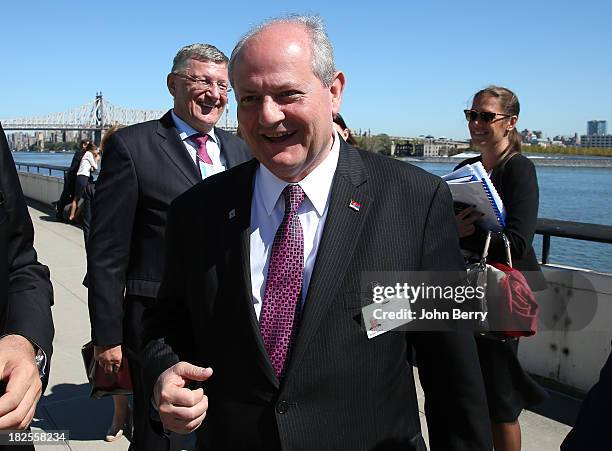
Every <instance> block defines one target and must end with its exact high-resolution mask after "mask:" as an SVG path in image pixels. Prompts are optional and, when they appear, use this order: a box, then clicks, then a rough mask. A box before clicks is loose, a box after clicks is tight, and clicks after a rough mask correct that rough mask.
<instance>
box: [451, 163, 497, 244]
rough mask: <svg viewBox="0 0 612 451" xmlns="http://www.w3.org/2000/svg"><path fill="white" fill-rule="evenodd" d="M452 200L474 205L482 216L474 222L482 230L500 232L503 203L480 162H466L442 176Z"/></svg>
mask: <svg viewBox="0 0 612 451" xmlns="http://www.w3.org/2000/svg"><path fill="white" fill-rule="evenodd" d="M442 179H443V180H444V181H446V183H448V186H449V188H450V190H451V193H452V195H453V201H455V202H461V203H464V204H468V205H475V206H476V210H477V211H479V212H480V213H483V214H484V216H483V217H482V219H480V220H479V221H478V222H477V223H476V224H477V225H478V226H479V227H480V228H482V229H483V230H486V231H488V230H490V231H492V232H501V231H502V230H503V229H504V227H505V225H506V210H505V208H504V204H503V202H502V200H501V198H500V197H499V194H498V193H497V190H496V189H495V187H494V186H493V183H491V179H490V178H489V176H488V174H487V171H485V169H484V167H483V166H482V163H481V162H477V163H474V164H466V165H465V166H462V167H460V168H459V169H457V170H456V171H453V172H451V173H450V174H447V175H445V176H443V177H442Z"/></svg>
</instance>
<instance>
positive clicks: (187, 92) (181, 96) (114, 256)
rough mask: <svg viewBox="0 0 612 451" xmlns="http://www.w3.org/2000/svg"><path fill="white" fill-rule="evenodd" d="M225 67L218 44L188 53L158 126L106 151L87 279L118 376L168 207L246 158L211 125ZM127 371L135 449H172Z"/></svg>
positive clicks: (236, 142)
mask: <svg viewBox="0 0 612 451" xmlns="http://www.w3.org/2000/svg"><path fill="white" fill-rule="evenodd" d="M227 62H228V60H227V57H226V56H225V55H224V54H223V53H222V52H221V51H219V50H218V49H217V48H216V47H214V46H212V45H208V44H193V45H190V46H186V47H184V48H182V49H181V50H180V51H179V52H178V53H177V55H176V57H175V58H174V63H173V66H172V71H171V73H170V74H169V75H168V77H167V85H168V90H169V91H170V94H172V96H173V97H174V108H173V109H172V110H171V111H169V112H168V113H166V114H165V115H164V116H163V117H162V118H161V119H159V120H156V121H150V122H145V123H142V124H137V125H133V126H130V127H126V128H124V129H121V130H119V131H118V132H116V133H115V134H114V135H113V136H112V137H111V138H110V139H109V141H108V143H107V145H106V147H105V152H104V161H103V164H102V170H101V173H100V177H99V178H98V180H97V183H96V197H95V202H94V207H93V217H92V224H91V232H90V237H89V242H88V256H87V264H88V266H87V272H88V284H89V312H90V319H91V326H92V339H93V342H94V345H95V348H94V349H95V355H96V358H97V360H98V362H99V364H100V365H101V366H102V367H104V368H105V370H106V371H107V372H111V371H118V369H119V366H120V364H121V360H122V355H123V351H127V353H128V357H130V356H131V355H134V354H133V353H135V352H136V351H138V349H139V348H140V346H141V343H142V329H143V323H142V317H143V313H144V311H145V310H147V309H148V308H150V307H151V306H152V305H153V304H154V301H155V297H156V296H157V290H158V286H159V282H160V280H161V275H162V270H163V262H164V254H163V249H164V246H163V240H164V228H165V225H166V214H167V210H168V208H169V205H170V203H171V202H172V201H173V200H174V199H175V198H176V197H177V196H178V195H179V194H181V193H183V192H184V191H186V190H187V189H189V188H190V187H191V186H193V185H195V184H196V183H198V182H200V181H201V180H202V178H205V177H207V176H208V175H210V174H212V173H216V172H220V171H222V170H224V169H227V168H230V167H232V166H235V165H237V164H239V163H242V162H244V161H246V160H247V159H249V158H250V154H249V152H248V149H247V147H246V145H245V144H244V142H243V141H242V140H241V139H239V138H237V137H235V136H233V135H232V134H231V133H228V132H225V131H224V130H221V129H218V128H216V127H215V124H216V123H217V121H218V120H219V118H220V117H221V115H222V113H223V111H224V109H225V106H226V104H227V94H228V92H229V91H230V90H231V89H230V88H229V82H228V74H227ZM219 194H221V193H219ZM194 239H196V238H195V237H194ZM130 352H131V353H132V354H131V355H130ZM130 371H131V374H132V379H133V384H134V404H135V405H134V408H135V411H134V419H135V425H134V427H135V429H134V437H133V439H134V440H133V442H132V448H133V449H137V450H145V451H152V450H156V449H160V448H161V449H163V448H164V447H165V446H166V444H165V443H164V442H160V441H159V440H158V437H157V435H155V434H153V433H149V432H150V431H149V428H148V422H147V418H146V416H147V412H148V404H147V403H148V401H144V399H143V398H142V397H141V392H140V387H141V384H140V376H139V374H140V369H139V366H138V362H137V361H136V359H132V360H130Z"/></svg>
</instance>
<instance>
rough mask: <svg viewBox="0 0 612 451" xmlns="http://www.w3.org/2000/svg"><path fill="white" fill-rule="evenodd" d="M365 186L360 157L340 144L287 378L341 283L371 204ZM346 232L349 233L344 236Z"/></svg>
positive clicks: (346, 146)
mask: <svg viewBox="0 0 612 451" xmlns="http://www.w3.org/2000/svg"><path fill="white" fill-rule="evenodd" d="M366 182H367V173H366V170H365V167H364V165H363V161H362V160H361V157H360V156H359V153H358V152H357V151H356V150H355V149H353V148H351V147H349V146H348V145H347V144H345V143H344V142H342V143H341V147H340V157H339V159H338V167H337V169H336V175H335V176H334V181H333V183H332V195H331V198H330V204H329V211H328V213H327V218H326V220H325V228H324V229H323V236H322V237H321V243H320V244H319V250H318V252H317V258H316V261H315V265H314V269H313V273H312V276H311V279H310V285H309V287H308V295H307V297H306V301H305V303H304V309H303V312H302V319H301V321H300V328H299V332H298V335H297V337H296V343H295V346H294V348H293V351H292V355H291V360H290V362H289V367H288V369H287V375H286V377H290V374H291V372H292V370H293V368H296V367H297V366H298V365H299V364H300V360H301V358H302V356H303V355H304V352H305V350H306V348H307V347H308V344H309V342H310V340H311V339H312V337H313V336H314V334H315V333H316V331H317V328H318V327H319V324H320V323H321V319H322V318H323V317H324V315H325V313H326V311H327V309H328V308H329V306H330V305H331V303H332V302H333V300H334V299H335V297H336V292H337V290H338V288H339V287H340V284H341V282H342V280H343V279H344V273H345V271H346V269H347V268H348V266H349V265H348V262H350V261H351V258H352V255H353V252H354V251H355V247H356V246H357V243H358V242H359V237H360V234H361V231H362V229H363V225H364V223H365V221H366V218H367V214H368V211H369V209H370V207H371V204H372V202H373V198H372V197H371V196H370V195H369V194H368V190H367V183H366ZM348 230H350V231H351V232H350V233H347V231H348Z"/></svg>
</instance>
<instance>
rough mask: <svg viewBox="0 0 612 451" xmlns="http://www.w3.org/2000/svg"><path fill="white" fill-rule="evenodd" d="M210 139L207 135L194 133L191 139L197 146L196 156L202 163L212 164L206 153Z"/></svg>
mask: <svg viewBox="0 0 612 451" xmlns="http://www.w3.org/2000/svg"><path fill="white" fill-rule="evenodd" d="M209 138H210V137H209V136H208V135H207V134H206V133H194V134H193V135H191V136H190V137H189V139H190V140H191V141H192V142H193V143H194V144H195V145H196V155H197V157H198V159H199V160H200V161H203V162H204V163H208V164H212V160H211V158H210V155H208V152H207V151H206V143H207V142H208V139H209Z"/></svg>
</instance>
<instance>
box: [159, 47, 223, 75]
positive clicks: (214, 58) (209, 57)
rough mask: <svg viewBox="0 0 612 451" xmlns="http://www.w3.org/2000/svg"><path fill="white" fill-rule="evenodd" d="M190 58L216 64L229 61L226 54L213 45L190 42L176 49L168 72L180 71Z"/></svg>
mask: <svg viewBox="0 0 612 451" xmlns="http://www.w3.org/2000/svg"><path fill="white" fill-rule="evenodd" d="M191 59H194V60H198V61H204V62H211V63H218V64H227V63H228V62H229V60H228V59H227V56H225V54H224V53H223V52H222V51H221V50H219V49H218V48H217V47H215V46H214V45H210V44H190V45H186V46H185V47H183V48H182V49H180V50H179V51H178V53H177V54H176V56H175V57H174V61H172V70H171V71H170V72H172V73H180V72H182V71H184V70H185V67H186V66H187V62H188V61H189V60H191Z"/></svg>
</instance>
